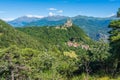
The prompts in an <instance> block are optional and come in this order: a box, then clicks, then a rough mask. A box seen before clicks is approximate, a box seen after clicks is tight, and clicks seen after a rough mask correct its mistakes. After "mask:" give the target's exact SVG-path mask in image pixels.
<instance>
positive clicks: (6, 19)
mask: <svg viewBox="0 0 120 80" xmlns="http://www.w3.org/2000/svg"><path fill="white" fill-rule="evenodd" d="M14 19H15V18H2V20H4V21H12V20H14Z"/></svg>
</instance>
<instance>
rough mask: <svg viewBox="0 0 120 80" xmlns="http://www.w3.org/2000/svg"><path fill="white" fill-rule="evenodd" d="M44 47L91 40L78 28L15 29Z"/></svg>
mask: <svg viewBox="0 0 120 80" xmlns="http://www.w3.org/2000/svg"><path fill="white" fill-rule="evenodd" d="M17 29H18V30H20V31H23V32H24V33H26V34H28V35H31V36H32V37H34V38H36V39H37V40H39V41H40V42H42V43H44V44H46V45H49V44H50V45H51V44H52V45H61V44H63V45H65V43H67V42H68V41H73V39H74V40H75V42H78V43H79V42H83V43H89V42H91V41H92V40H91V39H90V38H89V37H88V36H87V35H86V34H85V33H84V31H83V30H82V29H81V28H79V27H78V26H75V25H73V26H71V27H63V26H60V27H53V26H51V27H45V26H44V27H22V28H17Z"/></svg>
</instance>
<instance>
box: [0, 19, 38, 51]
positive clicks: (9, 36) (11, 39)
mask: <svg viewBox="0 0 120 80" xmlns="http://www.w3.org/2000/svg"><path fill="white" fill-rule="evenodd" d="M10 45H17V46H19V47H28V48H34V49H38V48H40V46H39V45H40V43H39V42H38V41H37V40H34V39H33V38H32V37H30V36H29V35H26V34H25V33H23V32H20V31H18V30H16V29H14V28H13V27H11V26H10V25H9V24H7V23H5V22H4V21H2V20H0V47H8V46H10Z"/></svg>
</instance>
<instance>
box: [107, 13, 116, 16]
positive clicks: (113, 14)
mask: <svg viewBox="0 0 120 80" xmlns="http://www.w3.org/2000/svg"><path fill="white" fill-rule="evenodd" d="M115 15H116V14H115V13H112V14H110V15H108V16H107V17H112V16H115Z"/></svg>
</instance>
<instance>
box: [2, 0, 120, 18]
mask: <svg viewBox="0 0 120 80" xmlns="http://www.w3.org/2000/svg"><path fill="white" fill-rule="evenodd" d="M119 7H120V0H0V18H1V19H4V20H10V19H14V18H17V17H20V16H24V15H27V16H31V17H32V16H36V17H43V16H48V15H49V16H53V15H64V16H76V15H86V16H95V17H108V16H111V15H113V14H115V13H116V11H117V9H118V8H119Z"/></svg>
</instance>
